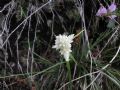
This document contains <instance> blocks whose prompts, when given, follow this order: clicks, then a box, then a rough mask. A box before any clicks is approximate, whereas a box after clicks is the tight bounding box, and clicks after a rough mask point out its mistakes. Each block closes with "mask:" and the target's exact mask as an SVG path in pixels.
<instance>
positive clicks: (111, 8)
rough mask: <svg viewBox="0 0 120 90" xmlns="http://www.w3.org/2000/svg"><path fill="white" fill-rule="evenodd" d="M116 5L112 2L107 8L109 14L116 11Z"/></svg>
mask: <svg viewBox="0 0 120 90" xmlns="http://www.w3.org/2000/svg"><path fill="white" fill-rule="evenodd" d="M116 7H117V6H116V4H115V3H114V2H113V3H112V4H111V5H110V6H109V7H108V11H109V12H114V11H115V10H116Z"/></svg>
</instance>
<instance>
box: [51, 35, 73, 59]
mask: <svg viewBox="0 0 120 90" xmlns="http://www.w3.org/2000/svg"><path fill="white" fill-rule="evenodd" d="M73 39H74V34H71V35H69V36H67V35H64V34H63V35H61V34H60V35H58V36H56V40H55V45H54V46H53V47H52V48H55V49H56V50H59V51H60V54H61V55H63V56H64V58H65V60H66V61H69V55H70V52H72V50H71V43H72V42H73Z"/></svg>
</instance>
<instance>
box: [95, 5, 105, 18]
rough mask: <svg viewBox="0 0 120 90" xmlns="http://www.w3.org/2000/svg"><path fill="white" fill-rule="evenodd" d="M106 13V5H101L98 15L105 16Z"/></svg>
mask: <svg viewBox="0 0 120 90" xmlns="http://www.w3.org/2000/svg"><path fill="white" fill-rule="evenodd" d="M105 14H107V9H106V8H105V7H104V6H101V7H100V8H99V9H98V12H97V14H96V16H103V15H105Z"/></svg>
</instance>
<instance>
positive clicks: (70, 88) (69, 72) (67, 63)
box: [66, 61, 72, 90]
mask: <svg viewBox="0 0 120 90" xmlns="http://www.w3.org/2000/svg"><path fill="white" fill-rule="evenodd" d="M66 66H67V69H68V77H69V82H70V85H69V90H72V83H71V80H72V79H71V69H70V63H69V61H67V62H66Z"/></svg>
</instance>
